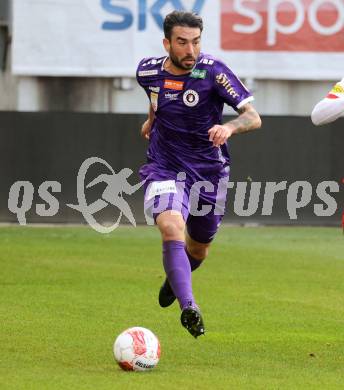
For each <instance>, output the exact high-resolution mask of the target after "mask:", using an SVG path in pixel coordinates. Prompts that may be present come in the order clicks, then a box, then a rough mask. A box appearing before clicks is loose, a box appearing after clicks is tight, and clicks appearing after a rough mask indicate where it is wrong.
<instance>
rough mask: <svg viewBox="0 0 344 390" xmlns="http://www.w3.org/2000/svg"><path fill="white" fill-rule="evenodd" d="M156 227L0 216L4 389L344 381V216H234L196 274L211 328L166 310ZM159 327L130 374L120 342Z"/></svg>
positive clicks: (306, 385) (309, 385)
mask: <svg viewBox="0 0 344 390" xmlns="http://www.w3.org/2000/svg"><path fill="white" fill-rule="evenodd" d="M160 248H161V244H160V237H159V233H158V231H157V230H156V229H155V228H153V227H138V228H131V227H122V228H119V229H117V230H115V231H114V232H113V233H112V234H110V235H101V234H99V233H96V232H94V231H93V230H91V229H90V228H88V227H80V228H69V227H68V228H62V227H56V228H32V227H31V228H30V227H27V228H26V227H6V228H5V227H3V228H1V229H0V270H1V272H0V288H1V289H0V346H1V348H0V388H1V389H15V390H18V389H32V390H37V389H38V390H40V389H44V390H50V389H56V390H57V389H58V390H60V389H68V390H76V389H80V390H81V389H82V390H86V389H92V390H103V389H138V390H141V389H182V388H183V389H235V390H236V389H262V390H263V389H264V390H265V389H293V390H295V389H312V390H313V389H321V390H324V389H326V390H327V389H343V388H344V237H343V234H342V232H341V229H340V228H337V229H335V228H301V227H299V228H295V227H289V228H282V227H274V228H267V227H265V228H233V227H222V228H221V230H220V232H219V234H218V236H217V237H216V240H215V242H214V244H213V247H212V249H211V253H210V255H209V258H208V259H207V260H206V263H204V265H203V266H202V267H201V268H200V269H198V270H197V271H196V272H194V273H193V284H194V293H195V296H196V299H197V301H198V303H199V305H200V307H201V308H202V311H203V315H204V320H205V325H206V331H207V333H206V336H205V337H201V338H199V339H197V340H195V339H193V338H192V337H191V336H190V335H189V334H188V332H187V331H186V330H185V329H184V328H182V326H181V325H180V323H179V315H180V313H179V309H178V307H177V305H176V304H174V305H173V306H172V307H170V308H167V309H161V308H160V307H159V306H158V303H157V293H158V290H159V287H160V284H161V283H162V281H163V269H162V263H161V249H160ZM131 326H144V327H147V328H149V329H151V330H152V331H153V332H154V333H155V334H156V335H157V336H158V337H159V339H160V342H161V347H162V355H161V360H160V362H159V365H158V366H157V368H156V369H154V370H153V371H152V372H148V373H128V372H124V371H121V370H120V368H119V367H118V366H117V365H116V364H115V362H114V359H113V354H112V345H113V342H114V340H115V338H116V336H117V335H118V334H119V333H120V332H121V331H123V330H124V329H126V328H128V327H131Z"/></svg>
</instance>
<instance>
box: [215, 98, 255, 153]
mask: <svg viewBox="0 0 344 390" xmlns="http://www.w3.org/2000/svg"><path fill="white" fill-rule="evenodd" d="M238 112H239V116H238V117H237V118H236V119H234V120H232V121H229V122H227V123H225V124H223V125H215V126H213V127H212V128H211V129H210V130H209V131H208V133H209V141H211V142H213V145H214V146H220V145H223V144H224V143H226V142H227V140H228V138H229V137H231V136H232V135H234V134H240V133H246V132H247V131H252V130H255V129H259V128H260V127H261V125H262V121H261V119H260V116H259V114H258V112H257V111H256V110H255V109H254V107H253V106H252V105H251V104H250V103H247V104H245V105H244V106H243V107H241V108H239V109H238Z"/></svg>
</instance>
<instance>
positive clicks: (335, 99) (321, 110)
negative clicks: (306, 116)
mask: <svg viewBox="0 0 344 390" xmlns="http://www.w3.org/2000/svg"><path fill="white" fill-rule="evenodd" d="M342 114H344V79H342V80H341V81H339V82H338V83H337V84H336V85H335V86H334V87H333V88H332V90H331V91H330V92H329V93H328V94H327V96H326V97H325V98H324V99H322V100H320V102H319V103H317V104H316V105H315V107H314V108H313V111H312V115H311V118H312V122H313V123H314V124H315V125H316V126H320V125H325V124H326V123H330V122H333V121H335V120H336V119H337V118H339V117H340V116H341V115H342Z"/></svg>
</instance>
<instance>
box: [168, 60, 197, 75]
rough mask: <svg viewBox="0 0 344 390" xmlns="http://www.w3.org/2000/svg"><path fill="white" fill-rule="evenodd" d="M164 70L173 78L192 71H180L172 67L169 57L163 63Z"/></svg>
mask: <svg viewBox="0 0 344 390" xmlns="http://www.w3.org/2000/svg"><path fill="white" fill-rule="evenodd" d="M164 69H165V70H166V72H168V73H171V74H173V75H175V76H181V75H183V74H188V73H190V72H191V71H192V69H191V70H187V69H181V68H178V67H177V66H175V65H174V63H173V62H172V61H171V59H170V58H169V57H167V59H166V61H165V63H164Z"/></svg>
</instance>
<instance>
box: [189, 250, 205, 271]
mask: <svg viewBox="0 0 344 390" xmlns="http://www.w3.org/2000/svg"><path fill="white" fill-rule="evenodd" d="M185 252H186V254H187V256H188V258H189V263H190V267H191V272H193V271H195V270H196V269H197V268H198V267H199V266H200V265H201V264H202V262H203V260H197V259H195V258H194V257H192V256H191V255H190V253H189V252H188V251H187V249H186V248H185Z"/></svg>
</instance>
